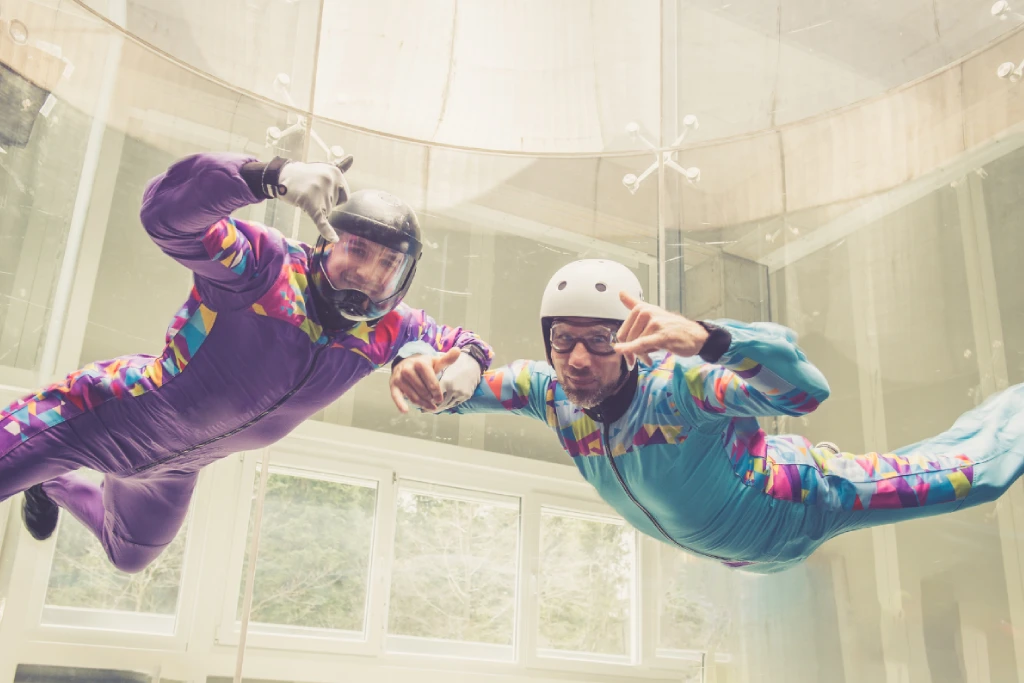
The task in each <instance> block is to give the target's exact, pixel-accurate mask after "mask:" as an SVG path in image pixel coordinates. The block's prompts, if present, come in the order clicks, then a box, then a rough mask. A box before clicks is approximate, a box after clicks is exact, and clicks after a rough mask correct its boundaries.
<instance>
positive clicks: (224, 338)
mask: <svg viewBox="0 0 1024 683" xmlns="http://www.w3.org/2000/svg"><path fill="white" fill-rule="evenodd" d="M349 166H351V157H349V158H347V159H346V160H345V161H343V162H342V163H341V164H339V165H338V166H334V165H331V164H317V163H301V162H289V161H287V160H285V159H281V158H277V159H274V160H273V161H271V162H270V163H266V164H265V163H260V162H258V161H256V160H255V159H253V158H251V157H246V156H242V155H235V154H198V155H194V156H189V157H186V158H184V159H182V160H180V161H178V162H177V163H175V164H174V165H173V166H171V167H170V169H168V170H167V172H165V173H164V174H162V175H160V176H158V177H156V178H154V179H153V180H152V181H151V182H150V184H149V186H148V187H147V188H146V192H145V194H144V196H143V200H142V211H141V218H142V224H143V226H144V227H145V229H146V231H147V232H148V233H149V235H150V236H151V237H152V238H153V240H154V241H155V242H156V243H157V244H158V245H159V246H160V248H161V249H162V250H163V251H164V252H165V253H166V254H167V255H168V256H170V257H171V258H173V259H174V260H176V261H178V262H179V263H181V264H182V265H184V266H186V267H187V268H189V269H190V270H192V271H193V273H194V286H193V288H192V292H191V294H190V296H189V297H188V300H187V301H186V302H185V304H184V305H183V306H182V307H181V309H180V310H179V311H178V313H177V315H175V316H174V319H173V320H172V321H171V324H170V327H169V328H168V330H167V345H166V348H165V350H164V352H163V354H162V355H161V356H159V357H154V356H147V355H133V356H122V357H120V358H115V359H113V360H107V361H101V362H97V363H92V364H90V365H87V366H86V367H84V368H82V369H80V370H77V371H75V372H73V373H71V374H70V375H69V376H68V377H67V378H66V379H65V380H63V381H62V382H60V383H58V384H54V385H52V386H50V387H47V388H45V389H43V390H42V391H40V392H39V393H36V394H34V395H30V396H26V397H24V398H22V399H20V400H18V401H16V402H14V403H13V404H11V405H10V406H8V407H7V408H6V409H5V410H3V411H0V500H4V499H6V498H9V497H10V496H13V495H14V494H16V493H18V492H21V491H24V492H25V499H24V503H23V507H22V515H23V518H24V521H25V525H26V527H27V528H28V530H29V532H30V533H31V534H32V536H33V537H35V538H37V539H40V540H43V539H46V538H48V537H49V536H50V535H52V534H53V531H54V529H55V528H56V525H57V517H58V511H59V508H64V509H65V510H67V511H68V512H69V513H71V514H72V515H73V516H74V517H75V518H77V519H78V520H79V521H80V522H82V523H83V524H85V525H86V526H87V527H88V528H89V529H90V530H91V531H92V532H93V533H94V534H95V535H96V537H97V538H98V539H99V540H100V542H101V543H102V544H103V547H104V549H105V550H106V552H107V556H108V557H109V558H110V560H111V562H112V563H113V564H114V566H116V567H117V568H118V569H121V570H123V571H127V572H133V571H139V570H141V569H143V568H144V567H146V566H147V565H148V564H149V563H150V562H152V561H153V560H154V559H155V558H156V557H157V556H158V555H159V554H160V553H161V552H162V551H163V549H164V548H165V547H166V546H167V545H168V544H169V543H170V542H171V541H172V540H173V539H174V537H175V535H176V534H177V532H178V530H179V528H180V527H181V524H182V523H183V521H184V519H185V516H186V514H187V511H188V505H189V501H190V499H191V496H192V492H193V490H194V489H195V485H196V480H197V478H198V474H199V470H200V469H202V468H203V467H204V466H206V465H208V464H210V463H212V462H214V461H215V460H218V459H220V458H223V457H224V456H226V455H229V454H231V453H235V452H238V451H246V450H252V449H258V448H262V447H264V446H267V445H268V444H271V443H274V442H275V441H277V440H278V439H280V438H281V437H283V436H285V435H286V434H288V433H289V432H290V431H292V430H293V429H294V428H295V427H296V426H297V425H298V424H299V423H301V422H302V421H303V420H306V419H307V418H309V417H310V416H311V415H313V414H314V413H316V412H317V411H318V410H321V409H322V408H324V407H325V406H327V405H329V404H330V403H331V402H332V401H334V400H335V399H337V398H338V397H339V396H341V395H342V394H343V393H345V391H347V390H348V389H349V388H350V387H352V386H353V385H354V384H355V383H356V382H357V381H359V380H360V379H361V378H363V377H365V376H366V375H368V374H369V373H370V372H372V371H373V370H375V369H376V368H378V367H381V366H383V365H386V364H388V363H390V362H391V361H392V360H393V359H394V358H395V357H396V355H397V354H398V351H399V349H400V348H401V347H402V346H403V345H405V344H407V343H412V342H418V343H419V345H422V344H424V343H425V344H428V345H430V346H431V347H432V348H433V349H435V350H437V351H441V352H445V355H444V356H442V357H440V360H438V359H437V358H435V359H434V360H433V361H432V360H430V359H429V358H428V357H427V356H417V357H416V358H410V359H409V360H408V361H406V362H407V363H411V362H414V361H417V362H420V363H421V365H422V368H419V372H418V373H408V374H409V377H410V380H409V381H408V382H407V384H408V386H405V385H403V386H401V387H399V389H398V390H399V391H404V392H405V393H406V394H407V395H414V394H415V395H417V396H420V395H421V394H423V393H424V389H423V378H426V381H427V385H428V386H429V389H428V390H427V391H428V392H429V393H430V394H431V395H430V396H427V397H424V399H423V400H425V401H426V402H427V403H432V404H434V405H440V404H442V401H444V397H445V396H447V397H448V398H447V401H445V402H446V403H452V402H453V401H455V400H458V399H462V398H465V397H468V396H469V395H471V394H472V392H473V387H475V386H476V383H477V382H478V381H479V378H480V373H481V370H482V369H486V367H487V366H488V365H489V364H490V360H491V358H492V353H491V349H490V348H489V347H488V346H487V345H486V344H484V343H483V342H482V341H481V340H480V339H478V338H477V337H475V336H474V335H473V334H472V333H470V332H468V331H464V330H462V329H460V328H449V327H445V326H443V325H439V324H436V323H435V322H434V321H433V320H432V319H431V318H430V317H429V316H427V315H426V314H425V313H423V312H422V311H419V310H415V309H412V308H410V307H408V306H407V305H405V304H402V303H401V301H402V298H403V297H404V296H405V294H406V292H407V291H408V290H409V286H410V284H411V283H412V280H413V276H414V275H415V272H416V263H417V261H418V259H419V257H420V255H421V244H422V243H421V239H420V229H419V224H418V221H417V219H416V215H415V213H414V212H413V211H412V209H411V208H409V207H408V206H407V205H405V204H404V203H403V202H402V201H400V200H399V199H397V198H396V197H393V196H391V195H389V194H387V193H384V192H380V191H376V190H363V191H360V192H356V193H354V194H353V195H352V196H351V197H349V191H348V185H347V183H346V181H345V177H344V174H343V172H344V171H345V170H347V169H348V167H349ZM270 198H279V199H281V200H282V201H284V202H287V203H289V204H292V205H293V206H296V207H298V208H300V209H302V210H303V211H305V212H306V213H307V214H309V215H310V216H311V217H312V218H313V220H314V222H315V223H316V224H317V227H318V229H319V231H320V234H321V237H320V239H319V240H318V241H317V244H316V246H312V247H311V246H310V245H306V244H302V243H299V242H295V241H292V240H289V239H286V238H285V237H284V236H283V235H281V234H280V233H279V232H277V231H276V230H273V229H271V228H268V227H265V226H262V225H259V224H255V223H249V222H246V221H242V220H235V219H233V218H231V217H230V215H231V213H232V212H233V211H235V210H237V209H240V208H242V207H244V206H246V205H249V204H254V203H256V202H260V201H262V200H264V199H270ZM403 365H405V363H403ZM441 370H444V372H443V374H442V378H441V380H440V382H439V381H438V380H437V373H439V372H440V371H441ZM417 375H418V376H419V379H416V380H415V386H414V385H413V379H414V378H415V377H416V376H417ZM453 397H456V398H453ZM83 467H84V468H89V469H93V470H97V471H99V472H102V473H104V475H105V476H104V479H103V483H102V485H101V486H96V485H95V484H93V483H91V482H89V481H86V480H84V479H82V478H80V477H77V476H75V475H73V474H70V472H72V471H73V470H77V469H79V468H83Z"/></svg>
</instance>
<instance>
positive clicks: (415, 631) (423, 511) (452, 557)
mask: <svg viewBox="0 0 1024 683" xmlns="http://www.w3.org/2000/svg"><path fill="white" fill-rule="evenodd" d="M518 539H519V510H518V509H517V508H511V507H503V506H499V505H491V504H487V503H479V502H470V501H465V500H456V499H452V498H439V497H436V496H432V495H424V494H418V493H411V492H407V491H403V492H401V494H400V495H399V501H398V519H397V529H396V542H395V561H394V569H393V570H392V580H391V609H390V612H389V620H390V623H389V624H388V632H389V633H392V634H396V635H406V636H421V637H426V638H443V639H446V640H455V641H465V642H475V643H489V644H495V645H511V644H512V639H513V635H514V632H515V595H516V573H517V572H516V567H517V564H518V562H517V556H518V546H519V542H518Z"/></svg>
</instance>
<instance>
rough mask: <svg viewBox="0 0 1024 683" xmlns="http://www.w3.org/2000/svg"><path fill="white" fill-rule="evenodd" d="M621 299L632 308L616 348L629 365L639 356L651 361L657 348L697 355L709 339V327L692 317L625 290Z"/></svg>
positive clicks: (620, 329)
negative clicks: (669, 310) (632, 295)
mask: <svg viewBox="0 0 1024 683" xmlns="http://www.w3.org/2000/svg"><path fill="white" fill-rule="evenodd" d="M619 299H620V300H621V301H622V303H624V304H625V305H626V307H627V308H629V309H630V310H629V317H628V318H626V320H625V322H623V323H622V326H621V327H619V331H618V333H617V334H616V336H617V337H618V342H617V343H616V344H615V350H616V351H618V352H619V353H621V354H622V355H623V356H625V358H626V362H627V363H629V364H630V366H632V365H633V364H634V363H635V362H636V359H637V358H640V359H641V360H643V361H644V362H645V363H647V364H648V365H651V364H652V363H651V357H650V355H649V354H651V353H652V352H654V351H668V352H669V353H674V354H675V355H677V356H696V355H697V354H698V353H700V350H701V348H703V346H704V342H706V341H707V339H708V332H707V330H705V329H704V328H703V327H702V326H701V325H700V324H698V323H695V322H694V321H692V320H690V319H689V318H684V317H683V316H681V315H677V314H675V313H669V312H668V311H666V310H665V309H664V308H661V307H660V306H655V305H654V304H649V303H645V302H643V301H639V300H637V299H634V298H633V297H631V296H630V295H629V294H627V293H626V292H620V293H619Z"/></svg>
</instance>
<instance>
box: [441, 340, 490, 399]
mask: <svg viewBox="0 0 1024 683" xmlns="http://www.w3.org/2000/svg"><path fill="white" fill-rule="evenodd" d="M482 376H483V371H482V370H481V369H480V364H479V363H477V362H476V359H475V358H473V356H471V355H469V354H468V353H460V354H459V358H458V360H456V361H455V362H454V363H452V364H451V365H449V366H448V367H446V368H445V369H444V370H442V371H441V375H440V377H438V381H439V382H440V383H441V393H442V395H443V396H444V398H442V399H441V405H440V406H438V408H437V411H436V412H441V411H443V410H449V409H450V408H454V407H455V406H457V405H459V404H460V403H462V402H463V401H466V400H468V399H469V398H470V397H471V396H472V395H473V392H474V391H476V387H477V385H478V384H480V378H481V377H482Z"/></svg>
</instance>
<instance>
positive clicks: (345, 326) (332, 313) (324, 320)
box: [309, 287, 377, 332]
mask: <svg viewBox="0 0 1024 683" xmlns="http://www.w3.org/2000/svg"><path fill="white" fill-rule="evenodd" d="M309 289H310V291H311V292H312V293H313V301H312V302H311V303H312V304H313V308H314V310H315V311H316V317H317V319H318V320H319V321H320V324H321V325H323V326H324V328H325V329H328V330H331V331H333V332H348V331H349V330H351V329H352V328H354V327H355V326H356V325H358V324H359V323H358V322H356V321H355V320H349V319H348V318H346V317H345V316H343V315H342V314H341V313H339V312H338V309H336V308H335V307H334V306H333V305H332V304H331V303H330V302H329V301H327V300H326V299H325V298H324V297H323V295H322V294H320V290H319V289H318V288H316V287H310V288H309ZM375 322H377V321H376V320H369V321H367V324H368V325H370V326H373V324H374V323H375Z"/></svg>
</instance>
